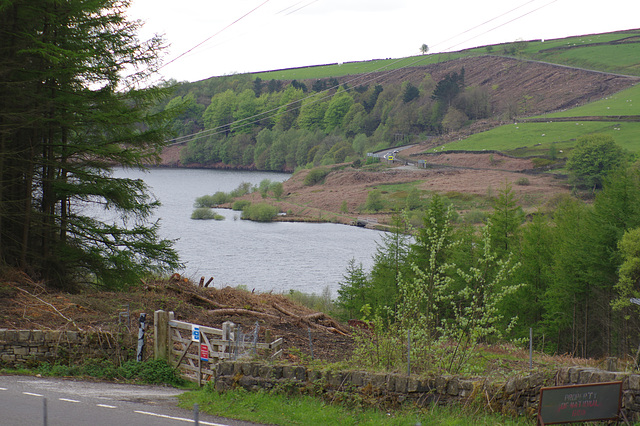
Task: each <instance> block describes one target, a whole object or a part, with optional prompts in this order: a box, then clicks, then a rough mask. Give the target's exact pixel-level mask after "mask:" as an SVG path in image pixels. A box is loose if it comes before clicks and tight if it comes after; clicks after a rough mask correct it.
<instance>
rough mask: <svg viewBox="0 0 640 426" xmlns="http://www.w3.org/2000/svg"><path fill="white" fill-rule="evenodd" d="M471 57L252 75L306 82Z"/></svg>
mask: <svg viewBox="0 0 640 426" xmlns="http://www.w3.org/2000/svg"><path fill="white" fill-rule="evenodd" d="M465 56H472V55H470V54H469V53H441V54H435V55H420V56H410V57H407V58H399V59H374V60H371V61H364V62H347V63H343V64H340V65H338V64H335V65H321V66H312V67H305V68H295V69H285V70H278V71H270V72H262V73H256V74H254V76H255V77H260V78H261V79H263V80H271V79H276V80H307V79H322V78H330V77H342V76H345V75H356V74H367V73H371V72H376V71H380V72H383V71H390V70H395V69H398V68H405V67H416V66H424V65H429V64H434V63H439V62H445V61H450V60H453V59H457V58H460V57H465Z"/></svg>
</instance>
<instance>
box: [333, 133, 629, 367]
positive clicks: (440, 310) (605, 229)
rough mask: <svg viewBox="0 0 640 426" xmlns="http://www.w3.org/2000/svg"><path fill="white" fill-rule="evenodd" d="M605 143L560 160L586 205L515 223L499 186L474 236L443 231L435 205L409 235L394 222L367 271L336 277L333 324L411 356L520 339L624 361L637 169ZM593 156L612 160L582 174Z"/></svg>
mask: <svg viewBox="0 0 640 426" xmlns="http://www.w3.org/2000/svg"><path fill="white" fill-rule="evenodd" d="M611 144H612V140H611V138H609V137H602V136H598V135H596V136H591V137H586V138H583V139H582V140H580V141H578V145H577V147H576V150H575V153H574V154H573V156H572V157H571V158H570V160H569V169H570V171H571V176H572V179H573V180H574V182H575V183H576V187H577V188H583V189H584V191H585V192H586V193H591V194H595V195H593V199H592V201H591V202H589V203H585V202H584V201H583V200H580V199H578V198H576V197H573V196H569V195H566V196H562V197H559V198H557V199H556V200H555V201H554V204H553V205H552V206H551V207H548V206H547V207H546V208H544V209H543V208H541V209H540V210H539V211H537V212H536V213H534V214H530V215H529V216H528V217H526V216H525V215H524V213H523V212H522V210H521V208H519V207H518V206H517V200H516V198H515V195H514V193H513V191H512V188H511V187H510V185H508V184H506V183H505V185H504V187H503V188H502V189H501V190H500V191H498V194H497V196H496V197H495V199H494V204H493V211H492V213H491V214H490V215H489V216H488V218H487V220H486V222H485V224H483V225H482V226H474V225H465V224H460V223H457V222H455V220H454V216H453V214H452V210H451V208H450V206H448V205H447V202H446V199H444V198H443V197H441V196H438V195H433V196H432V197H431V198H430V200H429V206H428V208H427V209H426V210H425V212H424V214H423V217H422V225H421V226H420V227H419V228H417V229H413V228H412V227H411V225H410V224H409V223H410V221H409V220H408V218H407V217H406V215H405V214H404V213H397V214H396V216H395V220H394V229H395V230H394V232H391V233H389V234H387V235H386V236H385V237H383V240H382V241H381V242H380V243H379V246H378V250H377V254H376V255H375V257H374V265H373V267H372V269H371V270H370V271H365V270H363V268H362V265H358V264H355V262H351V263H350V265H349V267H348V268H347V271H346V273H345V278H344V281H343V282H342V283H341V287H340V290H339V297H338V303H339V305H340V306H341V307H342V310H343V316H344V319H347V318H358V319H365V320H373V322H374V323H375V325H376V327H382V328H383V329H386V330H393V333H395V334H397V333H398V330H411V332H412V336H413V337H412V346H414V345H415V346H416V350H417V348H419V347H421V346H420V345H422V347H430V346H433V345H434V344H435V342H443V341H446V342H449V343H451V342H456V343H460V344H461V345H462V346H465V345H466V347H469V346H472V345H475V344H477V343H482V342H488V343H491V342H496V341H500V340H502V339H507V340H515V341H518V340H523V339H527V338H528V336H529V328H532V329H533V334H534V341H535V347H536V349H538V350H545V351H547V352H549V353H557V354H565V353H567V354H571V355H576V356H583V357H599V356H604V355H617V356H621V357H624V356H627V355H631V356H636V350H637V347H638V341H639V337H638V332H639V331H640V321H639V319H640V309H639V307H638V306H636V305H634V304H632V303H631V302H630V299H631V298H637V297H640V287H639V286H638V283H639V282H640V248H639V247H640V244H639V243H640V164H638V163H637V162H636V163H633V162H631V163H630V162H629V161H627V160H628V159H629V155H628V153H624V152H623V151H622V150H621V149H620V148H617V146H615V144H613V146H611ZM603 146H609V147H610V148H611V149H612V150H613V152H614V153H615V154H617V156H611V158H610V160H609V161H608V162H607V161H605V163H607V166H606V167H605V168H602V167H601V168H600V169H599V170H591V172H589V173H585V169H587V168H588V167H587V163H591V164H598V163H599V164H602V162H601V161H600V159H599V157H594V156H593V154H595V153H598V152H600V151H599V150H600V149H601V148H602V147H603ZM589 157H590V158H591V159H590V160H585V158H589ZM607 167H608V169H607ZM594 187H596V188H599V189H597V190H596V192H595V193H594V192H592V191H593V188H594ZM414 339H415V342H414ZM430 353H433V352H430ZM449 355H451V354H449ZM425 356H426V355H425ZM448 359H450V358H448Z"/></svg>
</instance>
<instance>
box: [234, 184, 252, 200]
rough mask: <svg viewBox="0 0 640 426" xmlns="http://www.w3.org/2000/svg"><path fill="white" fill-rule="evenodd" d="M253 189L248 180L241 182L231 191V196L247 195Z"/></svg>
mask: <svg viewBox="0 0 640 426" xmlns="http://www.w3.org/2000/svg"><path fill="white" fill-rule="evenodd" d="M252 190H253V186H252V185H251V184H250V183H249V182H242V183H241V184H240V185H239V186H238V187H237V188H236V189H234V190H233V191H231V194H230V195H231V197H233V198H236V197H242V196H243V195H247V194H249V193H251V192H252Z"/></svg>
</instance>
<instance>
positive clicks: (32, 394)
mask: <svg viewBox="0 0 640 426" xmlns="http://www.w3.org/2000/svg"><path fill="white" fill-rule="evenodd" d="M22 393H23V394H24V395H29V396H44V395H40V394H39V393H31V392H22Z"/></svg>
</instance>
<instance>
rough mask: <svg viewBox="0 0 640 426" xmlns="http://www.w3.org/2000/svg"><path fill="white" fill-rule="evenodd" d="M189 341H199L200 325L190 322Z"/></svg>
mask: <svg viewBox="0 0 640 426" xmlns="http://www.w3.org/2000/svg"><path fill="white" fill-rule="evenodd" d="M187 330H188V329H187ZM191 341H192V342H199V341H200V326H199V325H195V324H191Z"/></svg>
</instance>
